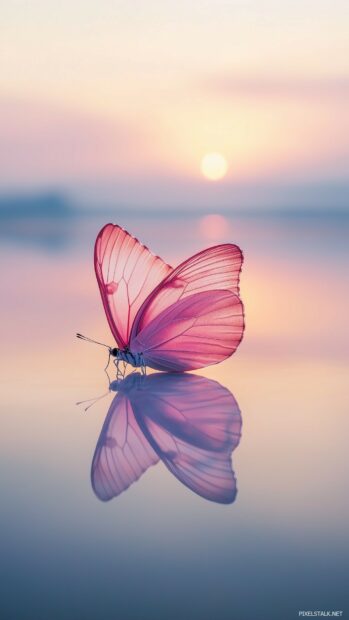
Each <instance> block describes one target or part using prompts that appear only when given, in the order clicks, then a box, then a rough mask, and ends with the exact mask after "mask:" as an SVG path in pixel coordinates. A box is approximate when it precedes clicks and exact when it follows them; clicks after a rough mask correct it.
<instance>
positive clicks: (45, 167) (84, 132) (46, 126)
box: [0, 99, 142, 185]
mask: <svg viewBox="0 0 349 620" xmlns="http://www.w3.org/2000/svg"><path fill="white" fill-rule="evenodd" d="M141 142H142V134H141V132H139V131H136V128H134V127H133V126H129V125H128V123H127V122H123V123H121V122H117V121H116V122H112V121H110V120H106V119H103V118H100V117H98V116H94V115H89V114H86V113H84V112H81V111H79V110H72V109H69V108H65V107H59V106H57V105H52V104H48V103H40V102H31V101H27V100H19V99H16V100H13V99H0V184H2V185H6V184H7V185H10V184H13V183H18V184H21V183H24V184H26V183H30V184H35V183H41V184H42V183H45V182H46V183H56V182H60V181H62V180H69V179H70V180H74V179H80V178H86V177H87V178H90V177H91V176H92V177H93V176H100V175H106V176H113V175H115V176H118V175H120V176H122V174H123V173H124V171H125V169H127V167H130V166H132V157H133V153H134V152H135V151H137V148H139V146H140V143H141Z"/></svg>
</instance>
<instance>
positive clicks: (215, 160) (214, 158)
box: [201, 153, 228, 181]
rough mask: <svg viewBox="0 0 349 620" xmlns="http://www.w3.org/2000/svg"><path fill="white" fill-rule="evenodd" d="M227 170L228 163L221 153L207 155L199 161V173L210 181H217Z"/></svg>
mask: <svg viewBox="0 0 349 620" xmlns="http://www.w3.org/2000/svg"><path fill="white" fill-rule="evenodd" d="M227 170H228V163H227V160H226V159H225V157H223V155H221V153H207V155H205V156H204V157H203V158H202V161H201V172H202V174H203V175H204V177H206V179H209V180H210V181H219V179H222V178H223V177H224V176H225V175H226V173H227Z"/></svg>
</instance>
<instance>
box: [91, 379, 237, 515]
mask: <svg viewBox="0 0 349 620" xmlns="http://www.w3.org/2000/svg"><path fill="white" fill-rule="evenodd" d="M111 389H113V390H117V394H116V396H115V397H114V399H113V401H112V403H111V405H110V407H109V411H108V413H107V417H106V419H105V422H104V425H103V428H102V432H101V435H100V437H99V440H98V443H97V447H96V450H95V454H94V457H93V461H92V469H91V482H92V487H93V490H94V492H95V494H96V495H97V497H98V498H99V499H100V500H102V501H108V500H110V499H112V498H113V497H117V496H118V495H120V494H121V493H122V492H123V491H125V490H126V489H128V487H129V486H130V485H131V484H133V483H134V482H135V481H136V480H138V479H139V478H140V476H141V475H142V474H143V473H144V472H145V471H146V470H147V469H148V468H149V467H150V466H151V465H155V463H157V462H158V461H160V460H161V461H162V462H163V463H164V464H165V465H166V467H167V468H168V469H169V470H170V472H171V473H172V474H173V475H174V476H176V478H177V479H178V480H179V481H180V482H182V484H184V485H186V486H187V487H188V488H189V489H191V490H192V491H194V493H197V494H198V495H201V496H202V497H204V498H206V499H208V500H211V501H213V502H218V503H222V504H230V503H232V502H233V501H234V500H235V497H236V492H237V490H236V480H235V476H234V472H233V470H232V464H231V454H232V452H233V450H234V449H235V448H236V447H237V445H238V444H239V441H240V436H241V415H240V410H239V407H238V404H237V402H236V400H235V398H234V396H233V395H232V394H231V392H229V390H227V389H226V388H224V387H222V386H221V385H220V384H219V383H217V382H216V381H212V380H210V379H205V378H204V377H199V376H197V375H189V374H165V373H164V374H163V373H157V374H152V375H148V376H146V375H145V376H142V375H140V374H138V373H134V374H131V375H129V376H128V377H126V378H125V379H124V380H122V381H114V382H113V383H112V384H111Z"/></svg>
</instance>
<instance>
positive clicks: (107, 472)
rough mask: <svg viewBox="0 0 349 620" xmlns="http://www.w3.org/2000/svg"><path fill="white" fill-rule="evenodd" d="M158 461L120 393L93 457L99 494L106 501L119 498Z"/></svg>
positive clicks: (92, 476) (127, 402) (113, 404)
mask: <svg viewBox="0 0 349 620" xmlns="http://www.w3.org/2000/svg"><path fill="white" fill-rule="evenodd" d="M158 460H159V457H158V456H157V455H156V453H155V452H154V450H153V449H152V447H151V446H150V444H149V442H148V441H147V439H146V438H145V436H144V434H143V433H142V431H141V429H140V428H139V426H138V423H137V421H136V420H135V417H134V414H133V411H132V406H131V403H130V401H129V399H128V397H127V396H126V395H125V394H122V393H121V394H117V395H116V396H115V398H114V400H113V401H112V403H111V406H110V408H109V411H108V414H107V417H106V420H105V422H104V425H103V428H102V432H101V435H100V437H99V440H98V443H97V447H96V450H95V453H94V456H93V461H92V467H91V483H92V487H93V490H94V492H95V494H96V495H97V497H98V498H99V499H101V500H102V501H108V500H110V499H112V498H113V497H117V496H118V495H120V493H122V491H125V490H126V489H127V488H128V487H129V486H130V485H131V484H132V483H133V482H135V481H136V480H138V478H140V476H141V475H142V474H143V473H144V472H145V471H146V470H147V469H148V467H150V466H151V465H154V464H155V463H157V462H158Z"/></svg>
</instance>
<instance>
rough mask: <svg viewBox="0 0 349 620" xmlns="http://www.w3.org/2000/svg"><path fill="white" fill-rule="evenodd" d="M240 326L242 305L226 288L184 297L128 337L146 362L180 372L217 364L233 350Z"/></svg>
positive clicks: (240, 334)
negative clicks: (134, 335)
mask: <svg viewBox="0 0 349 620" xmlns="http://www.w3.org/2000/svg"><path fill="white" fill-rule="evenodd" d="M243 330H244V316H243V305H242V303H241V301H240V299H239V298H238V297H237V295H234V293H230V292H229V291H207V292H203V293H195V294H192V295H190V296H189V297H184V298H183V299H180V300H179V301H177V302H176V303H174V304H173V305H172V306H170V307H169V308H166V309H165V310H163V311H162V312H161V313H160V314H159V315H158V316H157V317H156V318H155V319H153V320H152V321H151V322H150V323H149V324H148V325H146V326H145V327H144V329H142V330H141V331H140V332H139V333H138V335H137V336H136V337H135V338H134V339H132V340H131V350H132V352H134V353H143V356H144V361H145V363H146V364H147V365H148V366H151V367H152V368H156V369H157V370H165V371H175V372H180V371H184V370H194V369H197V368H202V367H203V366H208V365H210V364H217V363H218V362H221V361H222V360H224V359H226V358H227V357H229V356H230V355H232V353H234V351H235V349H236V348H237V346H238V344H239V343H240V341H241V338H242V334H243Z"/></svg>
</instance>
